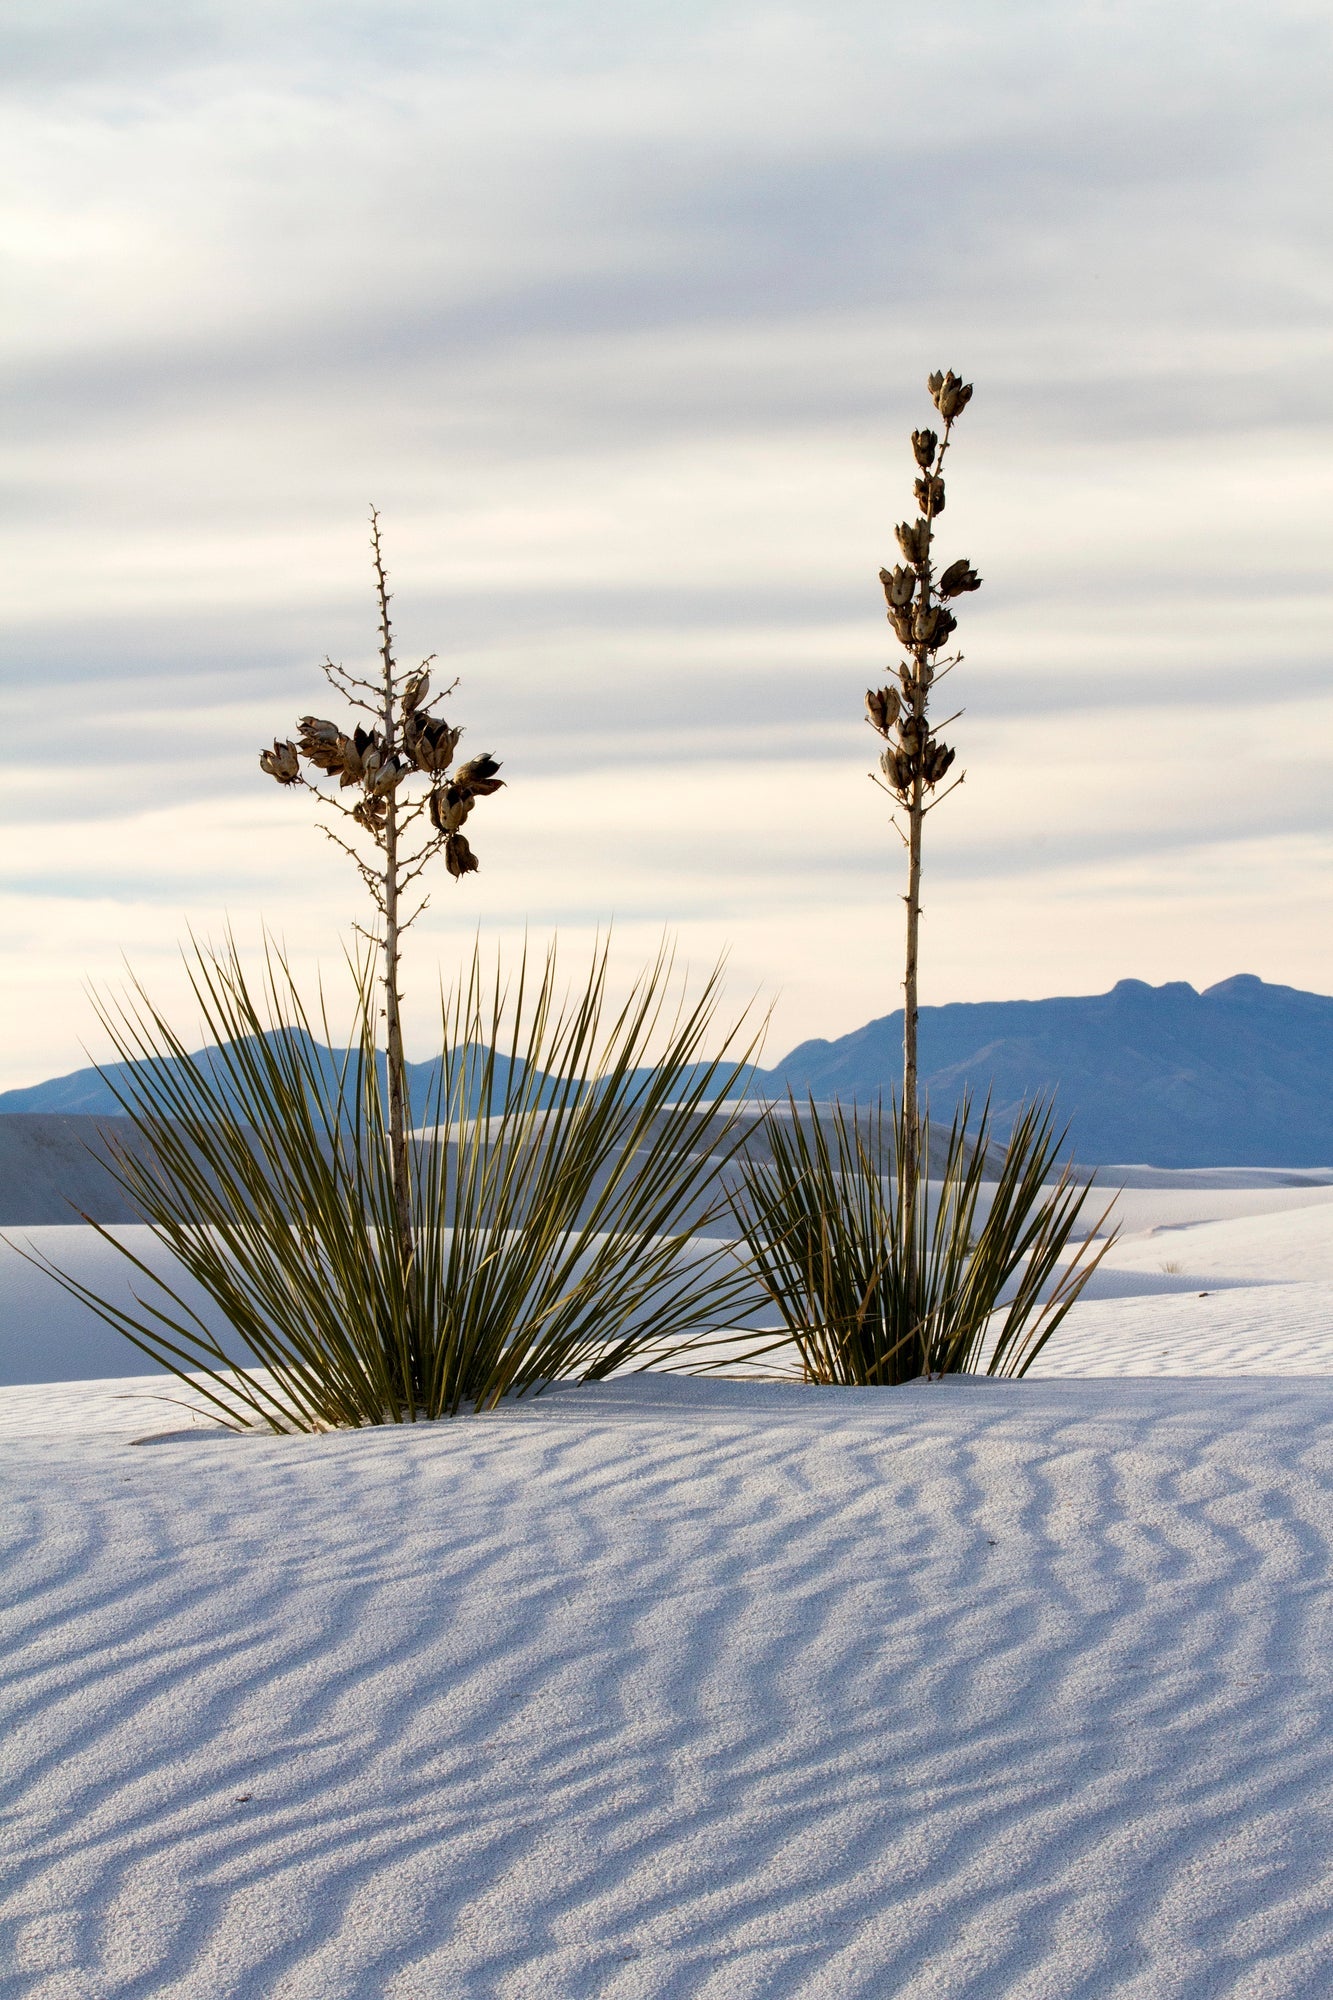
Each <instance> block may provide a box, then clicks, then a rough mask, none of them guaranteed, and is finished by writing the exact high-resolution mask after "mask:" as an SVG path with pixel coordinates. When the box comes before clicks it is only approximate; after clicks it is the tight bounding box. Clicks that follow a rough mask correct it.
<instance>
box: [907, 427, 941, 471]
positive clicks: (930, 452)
mask: <svg viewBox="0 0 1333 2000" xmlns="http://www.w3.org/2000/svg"><path fill="white" fill-rule="evenodd" d="M939 445H940V441H939V439H938V438H937V437H936V435H935V433H934V431H913V432H912V453H913V456H914V457H915V459H916V462H917V464H918V465H919V466H920V467H921V470H922V471H923V472H924V471H925V470H926V468H927V466H928V465H930V463H931V462H932V460H933V459H934V457H935V453H936V452H937V451H938V450H939Z"/></svg>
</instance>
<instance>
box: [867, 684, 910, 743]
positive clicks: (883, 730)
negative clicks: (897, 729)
mask: <svg viewBox="0 0 1333 2000" xmlns="http://www.w3.org/2000/svg"><path fill="white" fill-rule="evenodd" d="M901 705H902V704H901V702H900V700H899V697H898V690H897V688H895V687H882V688H867V690H866V715H867V716H868V717H869V720H870V726H871V728H872V729H877V730H878V731H879V733H880V735H881V736H887V735H888V733H889V731H890V730H891V729H892V727H893V725H894V723H895V722H896V721H897V720H898V710H899V708H900V707H901Z"/></svg>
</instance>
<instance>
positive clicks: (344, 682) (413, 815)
mask: <svg viewBox="0 0 1333 2000" xmlns="http://www.w3.org/2000/svg"><path fill="white" fill-rule="evenodd" d="M370 547H371V555H372V557H373V561H374V569H375V590H376V596H377V598H378V603H379V620H380V647H379V657H380V670H379V675H378V677H377V678H376V679H375V680H366V679H363V678H362V677H361V676H359V675H356V674H351V673H348V672H347V670H346V668H344V667H341V666H335V665H334V663H333V661H332V660H328V659H326V660H325V661H324V662H323V673H324V677H325V679H326V680H327V681H328V683H329V685H330V687H332V688H333V689H334V690H335V691H336V692H337V693H338V694H340V695H341V696H342V697H343V698H344V699H345V700H347V701H349V702H350V703H351V704H352V706H353V707H354V708H357V709H360V711H361V712H362V714H363V715H368V716H369V717H370V718H371V726H370V727H369V728H364V727H363V726H362V725H361V724H360V723H353V724H352V725H351V726H350V727H348V728H343V727H341V726H340V725H339V724H338V723H336V722H326V721H325V720H324V719H323V718H322V717H321V716H317V715H303V716H302V717H301V720H300V724H299V728H298V736H297V740H296V741H295V742H291V741H290V740H287V741H284V740H282V739H276V740H275V741H274V744H273V747H272V749H271V750H261V751H260V753H259V767H260V769H261V770H262V771H266V772H267V773H268V775H269V776H270V777H271V778H274V779H276V780H277V782H278V784H280V785H299V786H302V787H304V789H305V790H307V791H309V792H313V793H314V795H315V797H316V798H317V799H318V800H319V802H320V804H321V805H322V806H323V807H324V808H325V809H326V810H330V811H332V812H333V813H335V814H336V815H337V816H339V817H341V818H342V819H343V820H345V821H348V822H350V826H349V827H348V832H349V833H351V832H352V829H353V828H355V829H356V836H359V837H360V840H361V845H360V846H354V845H353V844H352V840H351V839H344V838H343V836H342V834H340V833H338V832H336V831H335V829H334V827H332V826H329V825H327V824H325V825H323V826H322V829H321V830H322V831H323V832H324V834H325V835H326V836H327V837H328V839H330V840H331V841H332V842H333V844H334V846H335V847H338V848H341V850H342V852H343V853H344V854H346V855H348V856H349V857H350V859H351V860H352V861H353V862H354V863H355V865H356V868H357V870H358V872H359V873H360V876H361V880H362V882H363V883H364V884H365V887H366V890H367V893H368V894H369V896H370V900H371V902H372V904H373V905H374V907H375V910H376V913H377V915H378V918H379V929H378V931H376V932H374V933H372V932H371V931H368V930H366V929H365V927H364V926H363V925H361V924H358V925H357V926H356V929H357V930H358V931H359V932H360V933H361V935H362V936H363V937H365V938H366V939H368V941H369V942H370V943H371V944H373V945H375V946H376V947H377V948H378V949H379V951H380V953H381V955H382V963H383V984H384V1015H385V1039H386V1044H387V1047H386V1055H387V1062H388V1086H389V1088H388V1098H389V1146H390V1154H391V1159H392V1171H393V1186H394V1206H395V1213H396V1217H397V1225H398V1240H399V1246H400V1249H401V1253H402V1257H403V1261H404V1266H405V1267H406V1266H407V1265H408V1264H409V1263H410V1261H411V1258H412V1254H413V1237H412V1209H411V1190H410V1186H409V1162H408V1140H407V1068H406V1063H405V1060H404V1055H403V1029H402V990H401V985H400V978H399V973H400V965H401V957H402V940H403V937H404V935H405V933H406V932H407V931H408V930H410V928H411V926H412V925H413V924H414V923H415V922H416V920H417V918H418V917H419V916H420V915H421V913H422V911H423V910H424V909H425V908H426V906H427V904H428V902H429V900H430V899H429V897H428V896H427V895H425V894H421V895H420V896H419V897H418V899H417V902H416V906H415V908H414V909H412V910H411V912H410V913H409V914H408V915H406V916H404V914H403V906H404V901H405V898H407V896H408V895H409V893H410V891H411V890H412V888H413V885H414V884H415V883H416V882H418V881H419V880H420V878H421V876H422V875H423V874H424V873H425V870H426V868H427V867H428V866H429V864H430V863H431V861H433V860H434V859H435V857H436V856H437V855H438V854H441V853H443V855H444V865H445V867H446V868H447V869H448V870H449V873H450V874H451V875H452V876H453V877H454V879H455V881H459V880H461V879H462V877H463V876H464V875H470V874H473V873H474V872H475V870H476V868H477V866H478V862H477V857H476V855H475V854H474V853H473V851H472V848H471V847H470V845H469V844H468V841H467V839H466V837H465V835H464V834H463V832H462V827H463V823H464V821H465V820H466V819H467V818H468V816H469V814H470V813H471V811H472V808H473V806H474V805H475V804H476V801H477V800H478V799H482V798H488V797H489V796H490V795H491V793H493V792H498V791H499V790H500V789H501V786H502V784H503V782H504V781H503V780H502V779H501V778H499V777H498V776H497V775H496V774H497V772H498V771H499V768H500V767H499V765H498V764H497V763H496V761H495V759H494V758H493V757H491V756H490V755H488V754H487V753H486V752H484V751H483V752H482V754H481V755H480V756H478V757H471V758H469V759H468V760H467V762H466V763H463V764H460V765H458V766H457V767H455V766H454V754H455V752H456V751H457V749H458V744H459V740H460V738H461V736H462V733H463V732H462V730H461V729H460V728H458V727H456V726H455V725H453V724H451V723H449V722H446V721H445V719H444V718H443V717H442V716H437V715H432V714H431V713H430V709H429V705H428V704H429V699H430V670H431V666H432V664H433V661H434V655H433V654H432V655H431V657H430V658H429V659H426V660H423V661H422V663H421V665H420V666H419V667H416V668H415V669H412V670H411V671H408V670H405V669H402V668H400V667H399V665H398V662H397V660H396V658H395V656H394V643H393V626H392V624H391V622H390V618H389V602H390V593H389V586H388V577H387V574H386V572H385V568H384V552H383V548H382V546H381V541H380V520H379V515H378V513H377V512H376V511H375V509H374V508H372V509H371V514H370ZM457 685H458V683H457V681H456V680H455V681H452V682H451V683H450V685H449V686H448V687H446V688H444V689H442V690H441V692H440V693H439V694H437V695H436V696H435V697H434V698H435V700H437V701H442V700H445V699H446V698H447V697H448V696H449V695H451V694H452V693H453V692H454V689H455V688H456V687H457ZM303 763H304V764H305V766H306V771H308V772H310V773H313V774H316V775H315V776H314V777H311V776H307V774H306V771H303V770H302V768H301V766H302V764H303ZM319 777H324V778H327V779H336V781H337V784H336V788H334V789H325V787H324V786H323V785H321V784H320V783H319V782H318V779H319ZM423 777H424V778H425V779H426V781H427V789H426V791H425V792H424V793H421V792H418V794H417V796H416V797H412V796H411V793H410V787H411V785H412V783H413V781H414V780H416V779H420V778H423ZM347 791H351V792H352V793H353V797H354V803H352V804H348V803H347V802H346V801H345V800H344V799H343V798H342V797H341V796H340V794H341V793H343V792H347ZM356 836H354V837H356ZM367 839H368V840H369V841H370V842H371V843H372V846H373V857H372V858H370V859H368V858H367V855H366V852H365V842H366V840H367Z"/></svg>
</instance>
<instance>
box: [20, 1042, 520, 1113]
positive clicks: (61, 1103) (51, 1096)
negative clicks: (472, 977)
mask: <svg viewBox="0 0 1333 2000" xmlns="http://www.w3.org/2000/svg"><path fill="white" fill-rule="evenodd" d="M292 1033H293V1036H294V1038H296V1039H298V1040H299V1041H300V1042H302V1043H304V1044H305V1047H306V1050H307V1059H310V1058H313V1064H314V1067H315V1068H316V1069H317V1071H318V1073H319V1074H320V1076H321V1077H322V1079H323V1082H324V1086H325V1088H326V1089H327V1090H329V1091H330V1092H332V1091H334V1090H336V1089H337V1087H338V1080H339V1077H340V1076H341V1075H343V1074H344V1070H343V1065H344V1063H345V1061H346V1057H345V1054H344V1052H343V1051H342V1050H337V1049H329V1048H326V1047H325V1046H324V1044H323V1043H322V1042H317V1041H315V1040H314V1038H313V1036H311V1035H308V1034H306V1033H305V1032H304V1031H301V1030H293V1031H292ZM266 1039H269V1038H267V1037H266ZM239 1046H243V1044H242V1045H239ZM189 1061H190V1062H191V1064H193V1065H194V1066H195V1067H196V1068H198V1069H200V1070H202V1071H204V1072H205V1074H207V1072H208V1071H209V1070H210V1069H211V1067H212V1065H213V1061H214V1055H213V1051H212V1050H210V1049H201V1050H200V1051H199V1052H198V1054H196V1055H193V1056H191V1057H190V1058H189ZM148 1067H151V1068H153V1069H156V1070H158V1071H160V1072H161V1075H162V1078H163V1080H164V1081H167V1082H170V1080H171V1078H172V1073H173V1072H174V1071H177V1070H179V1069H181V1068H182V1067H183V1064H181V1063H179V1062H176V1061H169V1060H160V1061H159V1060H157V1059H154V1060H153V1062H152V1063H151V1065H150V1064H140V1063H118V1062H117V1063H106V1064H105V1065H104V1066H103V1067H102V1068H101V1069H94V1068H89V1069H76V1070H72V1071H71V1072H70V1074H69V1075H68V1076H56V1077H52V1078H51V1079H50V1081H49V1082H47V1083H33V1084H28V1085H27V1086H25V1087H24V1088H22V1089H20V1090H6V1091H0V1114H3V1113H11V1112H23V1113H35V1112H44V1113H59V1114H61V1115H62V1116H64V1117H80V1118H89V1117H91V1118H110V1117H116V1116H117V1115H118V1114H120V1113H122V1111H123V1106H122V1105H121V1103H120V1100H119V1099H118V1097H117V1096H116V1089H117V1088H119V1089H124V1088H125V1086H126V1084H127V1083H129V1082H130V1081H131V1079H132V1073H133V1071H135V1070H136V1069H144V1068H148ZM439 1069H440V1061H439V1057H438V1056H436V1057H433V1058H431V1060H429V1061H427V1062H419V1063H409V1064H408V1065H407V1077H408V1087H409V1090H410V1091H411V1094H412V1098H413V1101H414V1103H415V1104H416V1105H417V1106H418V1108H421V1107H423V1106H424V1105H425V1104H426V1103H427V1102H428V1101H429V1099H430V1095H431V1089H432V1086H433V1085H434V1084H435V1082H436V1081H437V1079H438V1076H439ZM496 1070H497V1074H498V1076H499V1077H500V1079H501V1080H502V1081H503V1078H504V1076H505V1074H506V1072H507V1070H508V1062H507V1060H506V1058H505V1057H503V1056H500V1057H497V1059H496ZM379 1071H380V1084H381V1088H383V1087H384V1085H385V1076H386V1064H385V1060H384V1057H383V1055H381V1056H380V1059H379ZM113 1086H114V1087H113ZM344 1087H346V1084H345V1086H344Z"/></svg>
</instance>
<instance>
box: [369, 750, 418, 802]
mask: <svg viewBox="0 0 1333 2000" xmlns="http://www.w3.org/2000/svg"><path fill="white" fill-rule="evenodd" d="M411 768H412V767H411V765H410V764H407V763H404V762H403V761H402V759H400V758H398V757H386V758H384V759H383V760H382V761H381V762H380V763H379V764H378V766H377V767H376V769H375V770H374V771H372V772H368V773H367V775H366V790H367V791H368V792H369V793H370V794H371V796H372V797H373V798H387V797H388V796H389V793H390V792H391V791H393V789H394V787H395V786H396V785H398V784H400V783H401V781H402V780H403V779H404V778H405V777H406V776H407V774H408V772H409V771H410V770H411Z"/></svg>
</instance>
